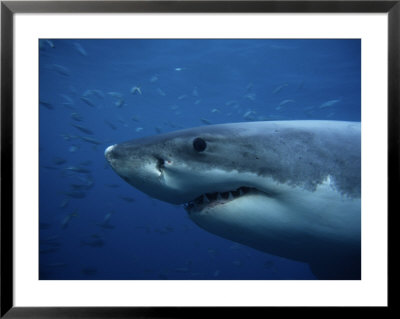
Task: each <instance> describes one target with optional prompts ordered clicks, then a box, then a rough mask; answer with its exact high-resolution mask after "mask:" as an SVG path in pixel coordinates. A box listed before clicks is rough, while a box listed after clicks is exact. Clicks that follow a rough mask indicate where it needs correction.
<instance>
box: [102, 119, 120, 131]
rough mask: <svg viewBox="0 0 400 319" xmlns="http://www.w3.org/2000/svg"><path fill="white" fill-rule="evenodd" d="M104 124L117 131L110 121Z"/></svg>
mask: <svg viewBox="0 0 400 319" xmlns="http://www.w3.org/2000/svg"><path fill="white" fill-rule="evenodd" d="M104 123H106V124H107V125H108V126H109V127H110V128H111V129H112V130H114V131H115V130H116V129H117V127H116V126H115V125H114V124H112V123H111V122H110V121H107V120H104Z"/></svg>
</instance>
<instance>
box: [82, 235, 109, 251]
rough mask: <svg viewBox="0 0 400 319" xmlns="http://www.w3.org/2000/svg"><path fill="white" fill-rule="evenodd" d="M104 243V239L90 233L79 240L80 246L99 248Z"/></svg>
mask: <svg viewBox="0 0 400 319" xmlns="http://www.w3.org/2000/svg"><path fill="white" fill-rule="evenodd" d="M104 245H105V241H104V240H103V239H102V238H101V237H100V236H99V235H97V234H94V235H92V236H91V237H90V238H87V239H83V240H81V246H90V247H92V248H100V247H103V246H104Z"/></svg>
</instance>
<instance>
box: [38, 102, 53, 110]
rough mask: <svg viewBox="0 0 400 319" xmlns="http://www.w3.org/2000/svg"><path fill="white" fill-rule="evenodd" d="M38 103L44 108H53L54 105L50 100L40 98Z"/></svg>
mask: <svg viewBox="0 0 400 319" xmlns="http://www.w3.org/2000/svg"><path fill="white" fill-rule="evenodd" d="M39 105H42V106H44V107H45V108H46V109H49V110H54V106H53V105H52V104H51V103H50V102H46V101H43V100H40V101H39Z"/></svg>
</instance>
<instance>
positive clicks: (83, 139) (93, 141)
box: [79, 136, 103, 145]
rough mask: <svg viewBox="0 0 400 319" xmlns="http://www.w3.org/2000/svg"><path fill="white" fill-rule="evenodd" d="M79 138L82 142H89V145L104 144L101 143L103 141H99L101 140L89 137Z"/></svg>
mask: <svg viewBox="0 0 400 319" xmlns="http://www.w3.org/2000/svg"><path fill="white" fill-rule="evenodd" d="M79 138H80V139H81V140H82V141H85V142H88V143H91V144H95V145H101V144H103V142H101V141H99V140H96V139H94V138H91V137H89V136H79Z"/></svg>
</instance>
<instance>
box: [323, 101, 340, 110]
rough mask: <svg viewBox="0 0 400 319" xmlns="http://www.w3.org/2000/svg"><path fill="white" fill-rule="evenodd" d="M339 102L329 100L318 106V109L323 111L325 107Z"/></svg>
mask: <svg viewBox="0 0 400 319" xmlns="http://www.w3.org/2000/svg"><path fill="white" fill-rule="evenodd" d="M339 102H340V100H329V101H326V102H324V103H322V104H321V105H320V106H319V108H320V109H324V108H326V107H330V106H333V105H335V104H336V103H339Z"/></svg>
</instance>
